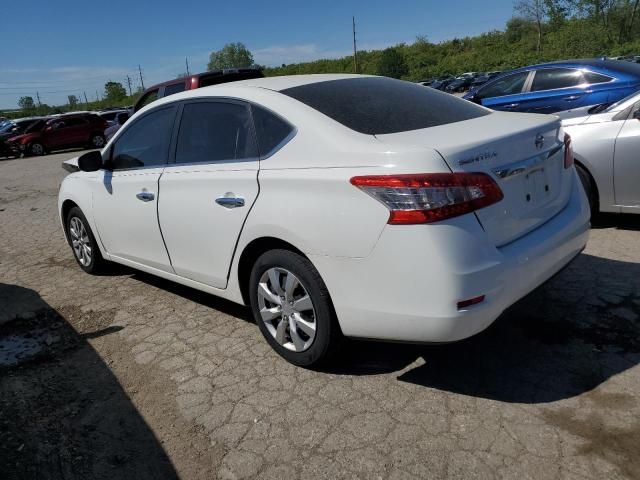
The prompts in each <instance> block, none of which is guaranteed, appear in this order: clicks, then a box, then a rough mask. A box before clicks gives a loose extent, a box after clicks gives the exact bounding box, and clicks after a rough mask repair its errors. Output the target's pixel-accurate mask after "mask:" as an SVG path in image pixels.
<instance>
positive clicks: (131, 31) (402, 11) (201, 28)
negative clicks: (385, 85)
mask: <svg viewBox="0 0 640 480" xmlns="http://www.w3.org/2000/svg"><path fill="white" fill-rule="evenodd" d="M3 3H4V5H3V6H2V7H1V18H0V32H1V33H0V35H1V37H2V39H3V40H2V43H1V45H2V46H0V59H1V60H0V108H16V107H17V103H16V102H17V99H18V97H20V96H22V95H32V96H34V97H35V93H36V91H39V92H40V98H41V100H42V102H43V103H49V104H60V103H66V98H67V95H69V94H76V95H78V96H82V95H83V92H86V94H87V96H88V97H89V98H90V99H92V100H95V98H96V90H97V91H98V93H99V94H101V93H102V91H103V90H104V83H105V82H106V81H107V80H113V81H119V82H123V84H125V83H126V76H127V75H130V76H131V78H132V81H133V87H134V88H135V87H136V86H138V85H139V84H140V80H139V77H138V74H137V69H138V64H140V65H141V67H142V71H143V75H144V82H145V85H146V86H149V85H151V84H153V83H157V82H160V81H163V80H168V79H170V78H174V77H175V76H176V75H177V74H179V73H181V72H184V70H185V67H184V59H185V57H188V58H189V63H190V68H191V71H192V72H195V71H203V70H205V69H206V63H207V58H208V54H209V52H211V51H212V50H217V49H219V48H221V47H222V46H223V45H224V44H225V43H228V42H236V41H240V42H243V43H244V44H245V45H247V47H248V48H249V49H250V50H251V51H252V52H253V55H254V59H255V61H256V62H257V63H260V64H266V65H280V64H282V63H292V62H299V61H305V60H315V59H318V58H333V57H339V56H343V55H348V54H349V53H350V51H351V48H352V46H351V41H352V39H351V16H352V15H355V17H356V22H357V25H356V29H357V38H358V49H362V50H369V49H374V48H384V47H386V46H389V45H393V44H397V43H400V42H413V41H414V40H415V38H416V36H419V35H426V36H427V37H428V38H429V40H431V41H435V42H437V41H441V40H446V39H450V38H453V37H460V36H465V35H474V34H477V33H481V32H484V31H487V30H491V29H502V28H503V27H504V24H505V22H506V20H507V19H508V18H509V17H510V16H511V15H512V12H513V1H512V0H484V1H482V2H479V1H477V0H456V1H449V2H447V1H442V0H422V1H420V0H395V1H391V0H386V1H381V0H350V1H349V0H345V1H330V0H325V1H321V0H320V1H317V0H316V1H311V2H305V1H292V0H270V1H254V0H236V1H227V2H218V1H214V0H208V1H207V0H181V1H175V0H173V1H169V0H156V1H154V2H147V1H144V0H138V1H135V0H127V1H124V0H108V1H96V0H23V1H17V2H3Z"/></svg>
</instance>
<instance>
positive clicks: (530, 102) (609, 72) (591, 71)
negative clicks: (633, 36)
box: [464, 59, 640, 113]
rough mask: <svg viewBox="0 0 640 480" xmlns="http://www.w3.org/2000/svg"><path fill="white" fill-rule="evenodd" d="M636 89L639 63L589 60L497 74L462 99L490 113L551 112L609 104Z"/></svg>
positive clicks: (530, 67) (639, 79)
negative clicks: (502, 111)
mask: <svg viewBox="0 0 640 480" xmlns="http://www.w3.org/2000/svg"><path fill="white" fill-rule="evenodd" d="M638 89H640V64H637V63H630V62H622V61H619V60H607V59H590V60H567V61H562V62H551V63H543V64H540V65H532V66H529V67H524V68H519V69H517V70H512V71H510V72H507V73H504V74H502V75H499V76H497V77H495V78H493V79H491V80H490V81H488V82H487V83H485V84H484V85H482V86H480V87H478V88H477V89H474V90H471V91H469V92H468V93H467V94H466V95H465V96H464V98H466V99H467V100H471V101H472V102H475V103H479V104H481V105H484V106H485V107H488V108H491V109H493V110H506V111H510V112H532V113H554V112H559V111H562V110H569V109H572V108H578V107H584V106H587V105H596V104H601V103H613V102H617V101H618V100H620V99H622V98H624V97H626V96H627V95H629V94H631V93H633V92H635V91H636V90H638Z"/></svg>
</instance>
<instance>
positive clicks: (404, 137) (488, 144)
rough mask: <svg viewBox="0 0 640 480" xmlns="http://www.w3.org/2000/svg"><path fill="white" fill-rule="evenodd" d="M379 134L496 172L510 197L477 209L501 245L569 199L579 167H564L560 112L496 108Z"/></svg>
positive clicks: (459, 167)
mask: <svg viewBox="0 0 640 480" xmlns="http://www.w3.org/2000/svg"><path fill="white" fill-rule="evenodd" d="M377 138H378V139H379V140H380V141H382V142H388V143H390V144H398V143H402V144H410V145H416V146H423V147H429V148H432V149H434V150H436V151H438V152H439V153H440V155H442V157H443V158H444V160H445V161H446V162H447V164H448V166H449V168H451V170H452V171H453V172H484V173H487V174H489V175H491V177H492V178H493V179H494V180H495V181H496V182H497V183H498V185H499V186H500V188H501V189H502V191H503V193H504V199H503V200H502V201H501V202H498V203H496V204H494V205H490V206H488V207H485V208H482V209H480V210H477V211H476V212H475V214H476V216H477V218H478V220H479V221H480V223H481V224H482V227H483V228H484V230H485V231H486V232H487V234H488V235H489V237H490V239H491V240H492V241H493V242H494V244H495V245H496V246H498V247H499V246H502V245H505V244H507V243H510V242H512V241H514V240H517V239H518V238H519V237H521V236H523V235H525V234H527V233H528V232H530V231H531V230H533V229H535V228H536V227H538V226H540V225H541V224H543V223H544V222H546V221H547V220H549V219H550V218H552V217H553V216H555V215H556V214H557V213H558V212H559V211H560V210H562V209H563V208H564V207H565V205H566V204H567V202H568V201H569V195H570V190H571V182H572V172H573V169H571V168H570V169H565V168H564V148H563V147H564V144H563V138H564V135H563V134H562V131H561V127H560V121H559V119H558V118H557V117H554V116H547V115H536V114H521V113H506V112H495V113H492V114H491V115H487V116H483V117H479V118H475V119H472V120H466V121H462V122H456V123H451V124H447V125H441V126H438V127H432V128H426V129H422V130H412V131H409V132H401V133H394V134H389V135H378V136H377ZM415 173H422V172H415Z"/></svg>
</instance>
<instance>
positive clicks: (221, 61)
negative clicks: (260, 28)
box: [207, 42, 253, 70]
mask: <svg viewBox="0 0 640 480" xmlns="http://www.w3.org/2000/svg"><path fill="white" fill-rule="evenodd" d="M252 65H253V55H252V54H251V52H250V51H249V50H248V49H247V47H245V46H244V44H243V43H240V42H236V43H227V44H226V45H225V46H224V47H222V49H221V50H217V51H215V52H211V54H210V55H209V63H208V64H207V70H221V69H223V68H247V67H251V66H252Z"/></svg>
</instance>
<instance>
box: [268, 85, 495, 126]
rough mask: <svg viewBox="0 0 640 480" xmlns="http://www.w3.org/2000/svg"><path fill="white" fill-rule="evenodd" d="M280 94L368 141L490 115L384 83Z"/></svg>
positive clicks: (433, 92)
mask: <svg viewBox="0 0 640 480" xmlns="http://www.w3.org/2000/svg"><path fill="white" fill-rule="evenodd" d="M280 93H283V94H285V95H287V96H289V97H292V98H295V99H296V100H298V101H300V102H302V103H304V104H306V105H308V106H310V107H312V108H314V109H315V110H318V111H319V112H321V113H323V114H325V115H326V116H328V117H330V118H332V119H334V120H335V121H337V122H339V123H341V124H342V125H344V126H346V127H348V128H350V129H352V130H355V131H356V132H360V133H365V134H368V135H376V134H380V135H382V134H387V133H397V132H406V131H409V130H418V129H422V128H429V127H435V126H437V125H445V124H448V123H454V122H461V121H463V120H469V119H472V118H477V117H482V116H484V115H489V113H490V112H489V111H488V110H486V109H484V108H482V107H479V106H477V105H475V104H473V103H471V102H467V101H464V100H460V99H459V98H456V97H454V96H452V95H449V94H446V93H442V92H438V91H437V90H433V89H431V88H424V87H422V86H421V85H416V84H415V83H411V82H403V81H401V80H394V79H391V78H386V77H361V78H348V79H340V80H329V81H325V82H316V83H310V84H306V85H301V86H298V87H292V88H287V89H285V90H281V91H280Z"/></svg>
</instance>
